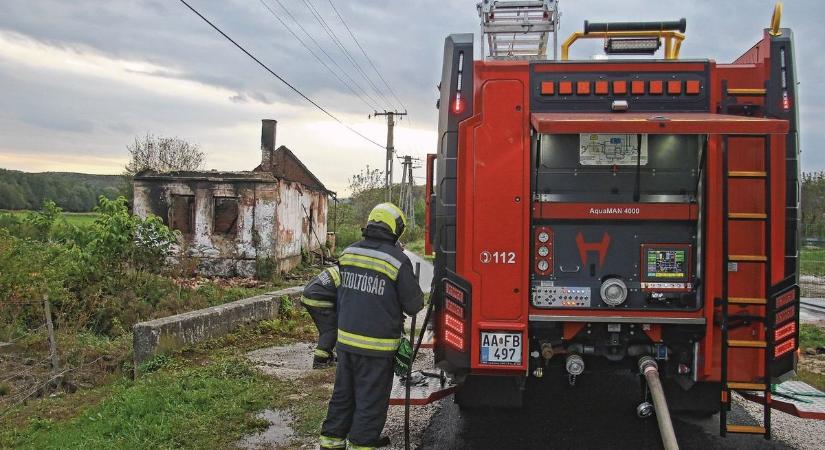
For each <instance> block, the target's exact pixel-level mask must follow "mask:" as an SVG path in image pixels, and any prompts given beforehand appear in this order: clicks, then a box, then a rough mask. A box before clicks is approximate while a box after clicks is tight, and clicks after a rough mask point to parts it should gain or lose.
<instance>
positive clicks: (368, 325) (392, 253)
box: [338, 227, 423, 357]
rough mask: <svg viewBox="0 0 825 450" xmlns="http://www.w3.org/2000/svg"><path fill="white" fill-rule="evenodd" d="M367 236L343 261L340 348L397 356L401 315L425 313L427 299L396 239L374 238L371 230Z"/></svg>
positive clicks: (383, 236)
mask: <svg viewBox="0 0 825 450" xmlns="http://www.w3.org/2000/svg"><path fill="white" fill-rule="evenodd" d="M364 235H365V239H364V240H362V241H360V242H356V243H355V244H353V245H351V246H350V247H347V248H346V249H345V250H344V252H343V254H342V255H341V258H340V259H339V260H338V264H339V266H340V269H341V285H340V286H339V287H338V348H339V349H343V350H347V351H350V352H353V353H358V354H362V355H367V356H386V357H392V356H393V355H394V354H395V351H396V349H397V348H398V344H399V343H400V341H401V333H402V331H403V324H404V321H403V315H402V311H403V312H405V313H407V314H409V315H412V314H416V313H417V312H418V311H419V310H421V307H422V306H423V294H422V292H421V288H420V287H419V285H418V279H416V277H415V273H414V272H413V267H412V263H411V262H410V259H409V258H407V255H405V254H404V252H403V251H402V250H401V249H400V248H399V247H396V246H395V239H394V238H391V237H389V236H390V235H389V233H380V232H379V233H370V228H369V227H368V228H367V229H366V230H365V232H364ZM385 236H386V237H385Z"/></svg>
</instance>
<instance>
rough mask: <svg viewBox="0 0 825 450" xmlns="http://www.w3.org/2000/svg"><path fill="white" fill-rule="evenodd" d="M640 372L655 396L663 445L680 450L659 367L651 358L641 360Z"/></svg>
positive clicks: (666, 447)
mask: <svg viewBox="0 0 825 450" xmlns="http://www.w3.org/2000/svg"><path fill="white" fill-rule="evenodd" d="M639 372H640V373H641V374H642V375H644V377H645V380H646V381H647V386H648V388H649V389H650V394H651V395H652V396H653V407H654V408H655V410H656V422H658V424H659V434H661V435H662V445H663V446H664V448H665V450H679V443H678V442H676V432H675V431H673V423H672V422H671V421H670V412H669V411H668V409H667V400H665V393H664V391H663V390H662V382H661V380H659V366H658V364H656V360H654V359H653V358H651V357H650V356H643V357H642V358H641V359H639Z"/></svg>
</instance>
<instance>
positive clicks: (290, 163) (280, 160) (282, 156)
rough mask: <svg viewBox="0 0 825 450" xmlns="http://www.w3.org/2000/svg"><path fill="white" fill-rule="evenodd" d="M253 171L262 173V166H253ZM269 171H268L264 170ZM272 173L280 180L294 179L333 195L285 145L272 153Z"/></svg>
mask: <svg viewBox="0 0 825 450" xmlns="http://www.w3.org/2000/svg"><path fill="white" fill-rule="evenodd" d="M255 172H258V173H262V172H263V170H262V167H261V166H260V165H259V166H258V167H256V168H255ZM266 173H270V172H266ZM271 173H272V175H274V176H275V177H276V178H280V179H282V180H287V181H294V182H297V183H301V184H303V185H304V186H306V187H308V188H310V189H314V190H316V191H322V192H326V193H327V194H332V195H334V194H335V192H333V191H330V190H329V189H327V188H326V186H324V183H321V180H319V179H318V177H316V176H315V174H313V173H312V172H311V171H310V170H309V169H308V168H307V166H305V165H304V163H303V162H301V160H300V159H298V157H297V156H295V154H294V153H292V150H290V149H288V148H287V147H286V146H283V145H282V146H280V147H278V148H277V149H276V150H275V152H274V153H273V154H272V171H271Z"/></svg>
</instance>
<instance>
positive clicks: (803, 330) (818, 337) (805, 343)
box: [799, 323, 825, 350]
mask: <svg viewBox="0 0 825 450" xmlns="http://www.w3.org/2000/svg"><path fill="white" fill-rule="evenodd" d="M799 346H800V348H802V350H805V349H807V348H817V347H825V331H823V330H822V328H820V327H818V326H816V325H814V324H810V323H803V324H801V325H800V326H799Z"/></svg>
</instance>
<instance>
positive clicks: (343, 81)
mask: <svg viewBox="0 0 825 450" xmlns="http://www.w3.org/2000/svg"><path fill="white" fill-rule="evenodd" d="M258 1H259V2H261V5H263V6H264V8H266V9H267V11H269V13H270V14H272V17H274V18H275V19H277V20H278V22H280V23H281V25H283V26H284V28H286V30H287V31H288V32H289V34H291V35H292V37H294V38H295V39H296V40H297V41H298V42H300V43H301V45H303V46H304V48H305V49H307V51H308V52H309V53H310V54H311V55H312V56H314V57H315V59H316V60H317V61H318V62H319V63H321V65H322V66H324V67H325V68H326V69H327V70H328V71H329V73H331V74H332V75H333V76H334V77H335V78H337V79H338V81H340V82H341V84H343V85H344V86H346V88H347V89H349V91H350V92H352V93H353V95H355V96H356V97H358V99H359V100H361V101H362V102H364V104H365V105H367V107H369V108H373V107H374V106H373V105H372V104H370V103H369V102H367V101H366V100H364V97H362V96H361V95H360V94H359V93H358V92H355V89H353V88H352V86H350V84H349V83H347V82H346V81H345V80H344V79H343V78H341V76H340V75H338V73H337V72H335V71H334V70H332V68H331V67H329V65H327V63H326V62H324V60H322V59H321V58H320V57H319V56H318V55H317V54H316V53H315V52H314V51H313V50H312V49H311V48H310V47H309V46H308V45H307V44H306V42H304V40H303V39H301V37H300V36H298V35H297V34H295V32H294V31H292V28H290V27H289V26H288V25H287V24H286V22H284V20H283V19H281V17H280V16H279V15H278V14H276V13H275V11H273V10H272V8H270V7H269V5H268V4H267V3H266V2H265V1H264V0H258Z"/></svg>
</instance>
